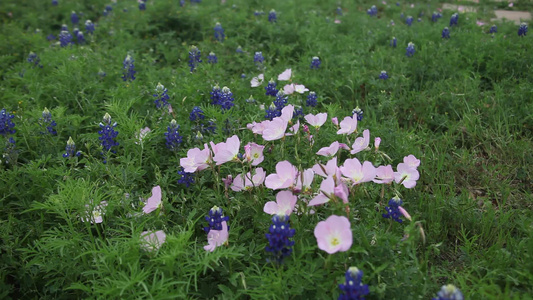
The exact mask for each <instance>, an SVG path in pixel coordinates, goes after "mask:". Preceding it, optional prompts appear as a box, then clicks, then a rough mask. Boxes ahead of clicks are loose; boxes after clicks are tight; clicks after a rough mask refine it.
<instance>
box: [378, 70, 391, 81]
mask: <svg viewBox="0 0 533 300" xmlns="http://www.w3.org/2000/svg"><path fill="white" fill-rule="evenodd" d="M379 79H383V80H385V79H389V75H388V74H387V71H381V73H380V74H379Z"/></svg>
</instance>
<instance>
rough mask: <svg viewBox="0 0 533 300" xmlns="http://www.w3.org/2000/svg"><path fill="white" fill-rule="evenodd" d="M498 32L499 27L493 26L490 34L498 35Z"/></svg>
mask: <svg viewBox="0 0 533 300" xmlns="http://www.w3.org/2000/svg"><path fill="white" fill-rule="evenodd" d="M496 32H498V27H496V25H492V26H491V27H490V31H489V33H496Z"/></svg>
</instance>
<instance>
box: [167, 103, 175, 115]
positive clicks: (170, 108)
mask: <svg viewBox="0 0 533 300" xmlns="http://www.w3.org/2000/svg"><path fill="white" fill-rule="evenodd" d="M173 112H174V111H173V110H172V105H171V104H170V103H169V104H168V113H169V114H171V113H173Z"/></svg>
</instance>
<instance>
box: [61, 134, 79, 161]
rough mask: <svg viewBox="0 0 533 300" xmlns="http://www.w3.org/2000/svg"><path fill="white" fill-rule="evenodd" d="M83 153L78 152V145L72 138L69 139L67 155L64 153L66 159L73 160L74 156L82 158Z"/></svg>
mask: <svg viewBox="0 0 533 300" xmlns="http://www.w3.org/2000/svg"><path fill="white" fill-rule="evenodd" d="M80 155H81V152H80V151H76V144H75V143H74V140H73V139H72V137H69V138H68V141H67V146H66V147H65V153H63V157H64V158H71V157H74V156H80Z"/></svg>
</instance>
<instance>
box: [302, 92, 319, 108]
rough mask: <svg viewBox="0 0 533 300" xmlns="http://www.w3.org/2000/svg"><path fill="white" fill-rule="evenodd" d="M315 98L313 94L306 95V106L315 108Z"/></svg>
mask: <svg viewBox="0 0 533 300" xmlns="http://www.w3.org/2000/svg"><path fill="white" fill-rule="evenodd" d="M316 99H317V96H316V93H315V92H309V95H307V100H306V101H305V105H306V106H310V107H315V106H316V105H317V100H316Z"/></svg>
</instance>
